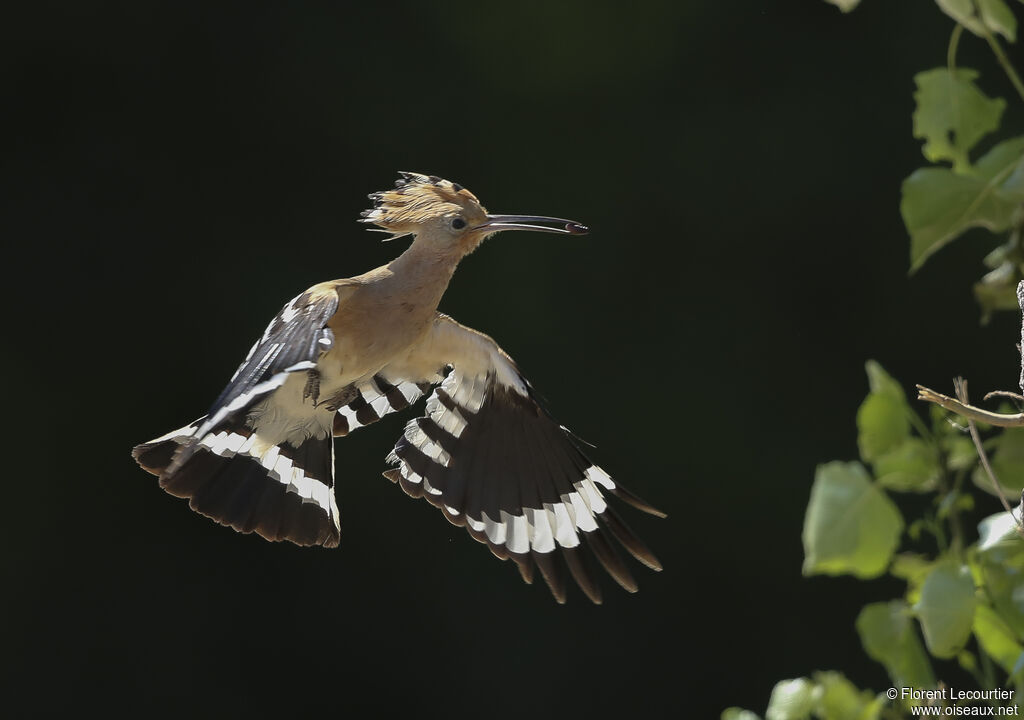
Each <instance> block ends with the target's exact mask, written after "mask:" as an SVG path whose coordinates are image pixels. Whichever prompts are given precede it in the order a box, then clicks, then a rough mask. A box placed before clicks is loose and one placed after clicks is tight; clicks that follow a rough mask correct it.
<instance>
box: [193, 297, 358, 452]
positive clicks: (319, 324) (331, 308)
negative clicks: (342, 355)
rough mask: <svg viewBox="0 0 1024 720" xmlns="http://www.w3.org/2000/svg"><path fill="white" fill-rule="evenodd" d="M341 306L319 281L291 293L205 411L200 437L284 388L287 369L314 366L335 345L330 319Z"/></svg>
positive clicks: (336, 298)
mask: <svg viewBox="0 0 1024 720" xmlns="http://www.w3.org/2000/svg"><path fill="white" fill-rule="evenodd" d="M337 309H338V293H337V292H336V291H335V290H334V288H333V287H325V286H315V287H313V288H310V289H309V290H307V291H306V292H304V293H302V294H301V295H299V296H297V297H294V298H292V299H291V300H290V301H289V302H288V303H287V304H286V305H285V306H284V307H283V308H281V312H279V313H278V314H277V316H276V317H275V318H274V319H273V320H271V321H270V324H269V325H268V326H267V329H266V330H265V331H264V332H263V335H262V336H261V337H260V339H259V340H257V341H256V344H255V345H253V346H252V349H251V350H249V354H248V356H246V358H245V360H244V361H243V362H242V364H241V365H239V366H238V369H237V370H236V371H235V374H234V375H232V376H231V381H230V382H229V383H228V385H227V387H225V388H224V390H223V391H222V392H221V394H220V396H219V397H218V398H217V399H216V400H215V401H214V403H213V405H212V406H211V407H210V410H209V412H208V413H207V421H206V423H205V425H206V428H205V429H204V428H200V429H199V430H198V431H197V432H196V437H202V436H203V435H204V434H205V431H206V430H209V429H210V428H213V427H216V426H217V425H219V424H220V423H221V422H223V421H224V420H225V419H226V418H228V417H230V416H232V415H234V414H236V413H238V412H241V411H243V410H245V409H247V408H249V407H251V406H252V405H253V403H254V402H256V401H257V400H259V399H260V398H262V397H264V396H266V395H267V394H268V393H271V392H273V391H274V390H276V389H277V388H279V387H281V385H283V384H284V381H285V380H286V379H287V377H288V375H289V374H291V373H293V372H299V371H303V370H307V371H308V370H313V369H314V368H316V363H317V360H318V359H319V358H320V356H321V355H322V354H323V353H325V352H327V351H328V350H330V349H331V347H332V346H333V344H334V333H332V332H331V330H330V328H328V327H327V321H328V320H329V319H330V318H331V316H332V315H334V313H335V312H336V311H337Z"/></svg>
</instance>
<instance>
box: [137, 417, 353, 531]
mask: <svg viewBox="0 0 1024 720" xmlns="http://www.w3.org/2000/svg"><path fill="white" fill-rule="evenodd" d="M194 427H195V425H192V426H189V427H188V428H182V431H181V432H180V433H178V434H174V435H172V436H170V437H168V438H167V439H161V440H157V441H153V442H149V443H144V444H142V445H138V446H137V447H136V448H135V449H134V450H133V451H132V456H133V457H134V458H135V460H136V461H137V462H138V463H139V465H141V466H142V467H143V468H144V469H145V470H147V471H148V472H150V473H152V474H154V475H157V476H158V477H159V478H160V487H162V488H163V489H164V490H166V491H167V492H168V493H170V494H171V495H175V496H177V497H181V498H188V499H189V507H191V508H192V509H193V510H195V511H196V512H198V513H200V514H202V515H205V516H207V517H209V518H211V519H213V520H216V521H217V522H218V523H220V524H222V525H226V526H228V527H231V528H234V529H235V530H237V531H238V532H241V533H251V532H255V533H257V534H258V535H261V536H262V537H264V538H266V539H267V540H275V541H276V540H289V541H291V542H293V543H296V544H297V545H323V546H326V547H335V546H337V544H338V540H339V529H338V523H337V517H336V512H337V509H336V505H335V504H334V502H333V492H334V489H333V486H334V455H333V448H332V446H331V443H332V442H333V438H331V437H330V436H324V437H321V438H309V439H307V440H306V441H305V442H304V443H302V445H300V446H298V447H294V446H292V445H289V444H282V445H281V446H280V450H279V451H280V453H281V454H282V455H285V456H286V457H288V458H290V459H291V461H292V463H293V465H294V466H295V467H297V468H301V469H302V471H303V474H304V477H303V480H302V482H305V483H314V484H317V483H318V484H319V485H317V487H320V489H321V490H322V489H323V487H322V486H326V487H327V493H326V496H327V498H328V500H329V502H326V503H325V501H324V499H323V498H324V495H325V493H323V492H321V493H320V495H319V496H318V497H314V498H308V497H307V498H303V497H302V496H301V495H300V494H299V493H298V492H296V489H297V488H296V487H295V485H294V484H292V485H289V484H287V483H288V481H289V478H284V479H282V478H281V477H279V475H278V474H277V473H276V472H275V471H271V470H269V469H268V468H267V467H265V466H264V465H262V464H261V462H260V458H259V457H254V456H252V455H248V454H245V453H244V452H239V453H237V454H235V453H231V452H230V451H228V450H227V449H226V448H223V447H221V448H219V449H218V452H213V451H211V449H210V447H209V446H208V445H206V444H200V443H198V442H197V441H196V440H195V439H194V438H193V437H191V433H190V432H189V431H190V430H191V429H194ZM225 429H227V430H228V432H237V433H238V434H242V435H243V436H244V437H248V435H249V434H250V432H251V431H250V430H248V429H247V428H244V427H239V428H237V429H232V428H218V429H217V430H216V432H219V431H221V430H225ZM207 442H208V441H207ZM186 444H187V445H189V446H190V447H189V448H188V449H189V450H190V452H189V453H188V454H187V456H186V457H187V459H185V460H184V462H181V463H180V464H178V465H177V466H176V467H175V466H174V465H173V463H174V461H175V457H176V456H177V457H179V458H180V457H182V454H180V453H179V452H178V451H179V449H180V448H182V447H183V446H185V445H186ZM235 447H237V445H236V446H235ZM322 504H326V505H327V507H322V506H321V505H322Z"/></svg>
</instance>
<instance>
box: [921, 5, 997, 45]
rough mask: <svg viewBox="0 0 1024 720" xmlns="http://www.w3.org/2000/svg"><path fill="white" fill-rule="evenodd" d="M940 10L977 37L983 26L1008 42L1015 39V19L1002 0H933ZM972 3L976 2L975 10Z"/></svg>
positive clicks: (981, 32)
mask: <svg viewBox="0 0 1024 720" xmlns="http://www.w3.org/2000/svg"><path fill="white" fill-rule="evenodd" d="M935 2H936V4H937V5H938V6H939V7H940V8H942V11H943V12H944V13H946V14H947V15H949V16H950V17H951V18H953V19H954V20H956V21H957V22H958V23H960V24H961V25H963V26H964V27H965V28H967V29H968V30H970V31H971V32H972V33H974V34H975V35H978V36H979V37H984V36H985V28H988V30H989V32H996V33H999V34H1000V35H1002V36H1003V37H1005V38H1006V39H1007V40H1009V41H1010V42H1014V41H1016V39H1017V20H1016V19H1015V18H1014V16H1013V11H1012V10H1010V8H1009V7H1007V6H1006V3H1005V2H1004V0H973V2H972V0H935ZM974 3H977V6H978V7H977V12H975V7H974Z"/></svg>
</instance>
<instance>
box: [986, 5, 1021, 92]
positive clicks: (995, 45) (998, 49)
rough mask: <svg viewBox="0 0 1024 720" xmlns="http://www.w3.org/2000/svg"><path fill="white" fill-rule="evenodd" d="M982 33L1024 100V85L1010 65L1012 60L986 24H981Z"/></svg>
mask: <svg viewBox="0 0 1024 720" xmlns="http://www.w3.org/2000/svg"><path fill="white" fill-rule="evenodd" d="M980 25H981V31H982V32H983V33H984V34H985V39H986V40H987V41H988V44H989V47H991V48H992V52H993V53H995V56H996V60H998V61H999V64H1000V65H1002V67H1003V72H1005V73H1006V77H1008V78H1009V79H1010V83H1011V84H1012V85H1013V87H1014V88H1016V90H1017V94H1018V95H1020V97H1021V99H1022V100H1024V83H1022V82H1021V80H1020V75H1018V74H1017V71H1016V70H1014V69H1013V65H1012V64H1011V63H1010V59H1009V58H1008V57H1006V53H1005V52H1003V48H1002V46H1001V45H1000V44H999V40H997V39H996V37H995V36H994V35H993V34H992V31H991V30H989V29H988V26H987V25H985V23H984V22H982V23H980Z"/></svg>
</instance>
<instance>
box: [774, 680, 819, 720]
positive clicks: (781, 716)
mask: <svg viewBox="0 0 1024 720" xmlns="http://www.w3.org/2000/svg"><path fill="white" fill-rule="evenodd" d="M814 690H815V687H814V683H812V682H811V681H810V680H808V679H807V678H796V679H795V680H783V681H782V682H780V683H777V684H776V685H775V687H774V688H773V689H772V696H771V698H770V699H769V700H768V711H767V712H765V714H764V717H765V720H805V719H806V718H809V717H810V716H811V710H813V709H814V704H815V693H814Z"/></svg>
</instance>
